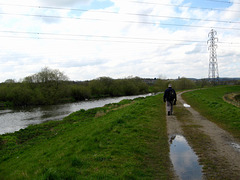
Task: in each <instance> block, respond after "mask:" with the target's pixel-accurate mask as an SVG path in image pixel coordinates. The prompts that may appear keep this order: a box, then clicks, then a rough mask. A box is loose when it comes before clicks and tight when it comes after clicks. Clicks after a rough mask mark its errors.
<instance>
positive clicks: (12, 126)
mask: <svg viewBox="0 0 240 180" xmlns="http://www.w3.org/2000/svg"><path fill="white" fill-rule="evenodd" d="M149 95H151V94H146V95H138V96H123V97H116V98H104V99H99V100H89V101H81V102H78V103H68V104H61V105H51V106H40V107H27V108H19V109H14V110H0V134H5V133H11V132H15V131H18V130H20V129H23V128H26V127H27V126H29V125H31V124H39V123H43V122H46V121H50V120H61V119H63V118H64V117H66V116H67V115H69V114H71V113H72V112H75V111H78V110H80V109H85V110H87V109H91V108H96V107H102V106H104V105H106V104H110V103H118V102H120V101H121V100H123V99H135V98H138V97H146V96H149Z"/></svg>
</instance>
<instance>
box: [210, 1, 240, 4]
mask: <svg viewBox="0 0 240 180" xmlns="http://www.w3.org/2000/svg"><path fill="white" fill-rule="evenodd" d="M206 1H211V2H217V3H225V4H233V2H230V1H221V0H206ZM234 4H240V3H237V2H234Z"/></svg>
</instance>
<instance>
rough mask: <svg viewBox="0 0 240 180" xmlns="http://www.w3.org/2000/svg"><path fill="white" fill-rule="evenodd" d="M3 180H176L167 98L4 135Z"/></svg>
mask: <svg viewBox="0 0 240 180" xmlns="http://www.w3.org/2000/svg"><path fill="white" fill-rule="evenodd" d="M0 143H1V150H0V179H103V178H105V179H171V177H172V175H171V172H170V160H169V146H168V137H167V132H166V117H165V110H164V104H163V103H162V95H158V96H154V97H147V98H145V99H144V98H141V99H136V100H124V101H122V102H120V103H118V104H110V105H106V106H105V107H102V108H96V109H91V110H88V111H84V110H81V111H78V112H75V113H73V114H71V115H70V116H68V117H66V118H65V119H64V120H63V121H56V122H48V123H44V124H41V125H35V126H30V127H28V128H26V129H24V130H21V131H19V132H16V133H13V134H7V135H2V136H0Z"/></svg>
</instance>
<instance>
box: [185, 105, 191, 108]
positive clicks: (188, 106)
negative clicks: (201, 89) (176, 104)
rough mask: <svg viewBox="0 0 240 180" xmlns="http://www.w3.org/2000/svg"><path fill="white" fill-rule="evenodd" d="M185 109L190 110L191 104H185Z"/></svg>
mask: <svg viewBox="0 0 240 180" xmlns="http://www.w3.org/2000/svg"><path fill="white" fill-rule="evenodd" d="M183 106H184V107H186V108H190V107H191V106H190V105H189V104H183Z"/></svg>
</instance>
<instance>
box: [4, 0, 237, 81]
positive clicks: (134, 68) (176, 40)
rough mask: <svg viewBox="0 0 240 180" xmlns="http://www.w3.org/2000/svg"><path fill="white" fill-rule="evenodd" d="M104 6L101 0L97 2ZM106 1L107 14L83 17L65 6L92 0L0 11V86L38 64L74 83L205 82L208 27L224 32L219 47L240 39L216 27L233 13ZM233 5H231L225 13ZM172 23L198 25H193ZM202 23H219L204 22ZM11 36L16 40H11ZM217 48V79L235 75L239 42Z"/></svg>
mask: <svg viewBox="0 0 240 180" xmlns="http://www.w3.org/2000/svg"><path fill="white" fill-rule="evenodd" d="M0 1H1V0H0ZM105 2H107V1H102V2H101V3H105ZM112 2H113V5H111V6H106V8H102V9H98V10H96V8H94V9H93V8H92V9H91V8H90V10H89V11H76V10H70V9H69V8H66V9H64V8H65V7H69V6H71V7H72V8H74V9H83V8H82V5H83V3H85V4H86V3H88V7H91V4H94V1H93V0H92V1H88V0H86V1H77V0H72V1H45V0H41V1H38V2H37V3H36V1H33V0H29V1H28V0H25V1H21V4H25V5H29V6H36V7H37V6H39V5H47V6H54V7H55V6H56V7H61V9H46V8H34V7H21V6H2V8H1V11H0V12H4V13H6V14H5V15H1V16H0V18H1V24H0V29H1V31H0V41H1V42H2V43H1V44H0V61H1V62H0V64H1V67H0V71H1V74H2V75H1V76H0V82H1V81H4V80H6V79H9V78H13V79H17V80H18V79H20V78H24V77H25V76H27V75H31V74H32V73H35V72H38V71H39V70H40V69H41V68H42V67H44V66H49V67H51V68H58V69H60V70H63V71H64V72H65V73H66V74H67V75H68V76H69V77H70V79H72V80H87V79H93V78H97V77H100V76H110V77H113V78H122V77H127V76H131V75H133V76H140V77H152V78H154V77H158V76H159V75H160V74H161V75H164V76H166V77H167V78H177V77H178V76H185V77H195V78H204V77H207V75H208V53H209V52H208V51H207V43H206V41H207V40H208V36H207V35H208V33H209V31H210V30H211V27H229V29H216V30H217V32H218V35H217V36H218V37H219V41H220V42H230V43H231V42H233V43H238V42H239V40H240V39H239V37H238V34H239V31H238V30H231V29H230V27H231V28H238V24H236V23H228V24H227V25H226V23H220V22H218V21H219V20H224V17H223V15H226V14H227V15H228V16H227V18H226V19H227V20H234V21H237V19H235V17H239V16H238V15H236V13H234V12H231V11H227V12H225V11H221V12H216V11H214V12H213V11H211V10H205V9H192V8H178V7H176V6H163V5H161V4H170V3H172V4H177V3H179V4H181V3H182V4H184V1H183V0H181V1H164V3H160V2H156V4H143V3H133V2H131V1H125V0H123V1H120V0H112ZM13 3H17V4H18V3H19V2H17V1H13V0H11V1H9V3H8V4H13ZM79 3H80V4H79ZM78 4H79V5H78ZM18 5H19V4H18ZM184 5H185V6H191V5H190V4H184ZM236 6H237V5H236V4H235V5H233V6H232V7H229V8H228V9H231V8H232V9H234V8H236ZM84 7H86V6H84ZM226 9H227V7H226ZM103 11H105V13H103ZM106 11H107V12H106ZM111 12H114V13H111ZM12 14H28V15H30V14H32V15H43V16H42V17H36V16H27V15H26V16H19V15H12ZM134 14H135V15H134ZM47 16H56V17H58V18H53V17H51V18H50V17H47ZM61 17H62V18H61ZM64 17H65V18H64ZM171 17H182V18H196V19H203V20H202V21H197V20H195V21H191V20H190V19H182V20H181V19H173V18H171ZM207 19H210V20H214V19H215V20H217V21H204V20H207ZM147 22H151V23H152V24H148V23H147ZM167 24H168V25H167ZM170 24H172V25H170ZM178 24H179V25H180V24H184V25H186V26H178ZM191 26H192V27H191ZM203 27H209V28H203ZM3 31H5V32H3ZM6 31H8V33H7V32H6ZM12 31H16V32H38V33H39V34H29V33H13V32H12ZM86 35H90V36H86ZM91 35H93V36H91ZM15 36H17V37H18V38H14V37H15ZM19 37H21V38H19ZM24 37H25V38H24ZM63 39H65V40H63ZM180 40H182V41H180ZM120 41H121V42H120ZM191 41H193V42H191ZM198 41H200V42H198ZM218 45H219V47H218V49H217V53H218V56H219V71H220V75H221V76H229V77H237V76H240V74H239V71H238V69H239V58H240V55H239V51H238V49H239V44H235V45H233V44H226V43H219V44H218ZM226 59H227V60H226ZM234 64H235V66H234ZM203 72H204V73H203Z"/></svg>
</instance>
